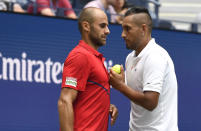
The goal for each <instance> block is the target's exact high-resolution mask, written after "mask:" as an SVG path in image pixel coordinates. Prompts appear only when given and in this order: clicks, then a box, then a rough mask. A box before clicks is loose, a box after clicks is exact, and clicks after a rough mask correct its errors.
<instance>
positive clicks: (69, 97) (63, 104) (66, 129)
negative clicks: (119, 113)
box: [58, 88, 78, 131]
mask: <svg viewBox="0 0 201 131" xmlns="http://www.w3.org/2000/svg"><path fill="white" fill-rule="evenodd" d="M77 93H78V92H77V91H76V90H74V89H71V88H62V89H61V95H60V98H59V100H58V111H59V121H60V128H61V131H73V123H74V112H73V102H74V101H75V99H76V97H77Z"/></svg>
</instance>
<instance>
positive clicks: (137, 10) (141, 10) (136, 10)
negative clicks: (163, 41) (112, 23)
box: [125, 7, 152, 32]
mask: <svg viewBox="0 0 201 131" xmlns="http://www.w3.org/2000/svg"><path fill="white" fill-rule="evenodd" d="M140 13H145V14H146V15H147V18H148V20H147V24H148V26H149V30H150V32H151V30H152V18H151V15H150V14H149V11H148V9H146V8H144V7H131V8H129V9H128V11H127V12H126V13H125V17H126V16H129V15H134V14H140Z"/></svg>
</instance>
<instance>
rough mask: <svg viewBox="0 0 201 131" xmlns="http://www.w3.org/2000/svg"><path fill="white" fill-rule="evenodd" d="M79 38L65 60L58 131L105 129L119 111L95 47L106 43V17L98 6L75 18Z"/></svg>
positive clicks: (87, 9)
mask: <svg viewBox="0 0 201 131" xmlns="http://www.w3.org/2000/svg"><path fill="white" fill-rule="evenodd" d="M78 25H79V30H80V32H81V36H82V40H80V42H79V44H78V45H77V46H76V47H75V48H74V49H73V50H72V51H71V52H70V53H69V55H68V57H67V58H66V60H65V63H64V68H63V76H62V89H61V95H60V98H59V100H58V111H59V120H60V128H61V131H107V130H108V120H109V114H110V115H111V125H113V124H114V122H115V120H116V118H117V115H118V110H117V108H116V107H115V106H114V105H112V104H110V86H109V75H108V72H107V70H106V68H105V66H104V57H103V55H102V54H101V53H99V52H98V48H99V47H101V46H103V45H105V44H106V38H107V35H108V34H109V33H110V31H109V29H108V19H107V16H106V14H105V13H104V12H103V11H102V10H100V9H98V8H86V9H84V10H83V11H82V12H81V14H80V17H79V19H78Z"/></svg>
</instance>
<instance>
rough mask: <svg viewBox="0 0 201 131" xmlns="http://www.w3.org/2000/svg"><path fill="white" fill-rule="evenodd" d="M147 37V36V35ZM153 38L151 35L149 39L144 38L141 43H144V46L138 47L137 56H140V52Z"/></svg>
mask: <svg viewBox="0 0 201 131" xmlns="http://www.w3.org/2000/svg"><path fill="white" fill-rule="evenodd" d="M145 38H146V37H145ZM150 40H151V36H150V37H147V39H144V40H143V41H142V43H141V44H140V45H142V46H140V47H139V48H138V49H136V53H135V54H136V56H138V55H139V54H140V52H141V51H142V50H143V49H144V48H145V47H146V46H147V44H148V43H149V41H150Z"/></svg>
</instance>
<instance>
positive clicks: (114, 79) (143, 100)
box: [110, 67, 159, 111]
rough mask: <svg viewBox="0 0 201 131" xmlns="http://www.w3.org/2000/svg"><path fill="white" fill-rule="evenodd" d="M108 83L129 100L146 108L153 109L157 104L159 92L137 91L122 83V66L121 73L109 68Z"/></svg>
mask: <svg viewBox="0 0 201 131" xmlns="http://www.w3.org/2000/svg"><path fill="white" fill-rule="evenodd" d="M110 84H111V85H112V86H113V88H115V89H117V90H118V91H120V92H121V93H123V94H124V95H125V96H126V97H128V98H129V99H130V100H131V101H133V102H134V103H136V104H138V105H140V106H142V107H144V108H146V109H147V110H150V111H151V110H153V109H154V108H155V107H156V106H157V104H158V98H159V93H157V92H153V91H145V92H139V91H136V90H134V89H132V88H130V87H128V86H127V85H126V84H125V83H124V70H123V67H122V68H121V74H117V73H115V72H114V71H112V70H110Z"/></svg>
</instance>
